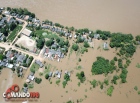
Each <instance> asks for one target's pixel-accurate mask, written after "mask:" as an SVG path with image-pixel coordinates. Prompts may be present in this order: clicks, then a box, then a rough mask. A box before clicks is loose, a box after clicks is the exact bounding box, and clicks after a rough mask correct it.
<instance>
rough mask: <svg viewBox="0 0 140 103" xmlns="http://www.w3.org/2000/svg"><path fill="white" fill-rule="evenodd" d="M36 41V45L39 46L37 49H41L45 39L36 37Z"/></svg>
mask: <svg viewBox="0 0 140 103" xmlns="http://www.w3.org/2000/svg"><path fill="white" fill-rule="evenodd" d="M36 42H37V44H36V47H37V48H39V49H42V48H43V46H44V43H45V40H44V39H38V40H36Z"/></svg>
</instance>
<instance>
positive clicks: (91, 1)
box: [0, 0, 140, 35]
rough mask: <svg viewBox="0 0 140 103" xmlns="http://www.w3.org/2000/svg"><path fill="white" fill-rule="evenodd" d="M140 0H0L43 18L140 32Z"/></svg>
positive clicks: (109, 29)
mask: <svg viewBox="0 0 140 103" xmlns="http://www.w3.org/2000/svg"><path fill="white" fill-rule="evenodd" d="M139 4H140V1H139V0H133V1H132V0H123V1H122V0H117V1H110V0H107V1H104V0H100V1H98V0H88V1H85V0H77V1H75V0H71V1H69V0H66V1H65V0H59V1H56V0H50V1H46V0H41V1H39V0H32V1H29V0H13V1H11V0H6V1H3V0H0V7H7V6H10V7H22V8H27V9H28V10H30V11H31V12H34V13H35V14H36V15H37V17H38V18H39V19H40V20H45V19H48V20H51V21H53V22H58V23H60V24H62V25H64V26H74V27H75V28H77V29H78V28H89V29H91V30H96V29H101V30H106V31H111V32H123V33H132V34H133V35H137V34H139V33H140V31H139V27H140V20H139V18H140V12H139V10H140V6H139Z"/></svg>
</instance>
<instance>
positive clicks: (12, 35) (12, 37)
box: [7, 26, 22, 42]
mask: <svg viewBox="0 0 140 103" xmlns="http://www.w3.org/2000/svg"><path fill="white" fill-rule="evenodd" d="M21 29H22V26H17V27H16V28H15V29H14V30H13V31H12V32H11V34H10V35H9V36H8V38H7V40H8V41H10V42H12V41H13V40H14V39H15V37H16V35H17V34H18V32H19V31H20V30H21Z"/></svg>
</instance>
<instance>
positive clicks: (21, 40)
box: [15, 35, 36, 51]
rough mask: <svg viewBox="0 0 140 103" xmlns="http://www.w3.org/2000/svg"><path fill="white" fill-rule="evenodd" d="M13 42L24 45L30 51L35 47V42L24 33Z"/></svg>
mask: <svg viewBox="0 0 140 103" xmlns="http://www.w3.org/2000/svg"><path fill="white" fill-rule="evenodd" d="M15 44H17V45H19V46H23V47H26V48H28V49H29V50H30V51H33V50H34V48H36V42H35V41H34V40H32V39H30V38H29V37H27V36H25V35H21V37H20V38H19V39H18V40H17V42H16V43H15Z"/></svg>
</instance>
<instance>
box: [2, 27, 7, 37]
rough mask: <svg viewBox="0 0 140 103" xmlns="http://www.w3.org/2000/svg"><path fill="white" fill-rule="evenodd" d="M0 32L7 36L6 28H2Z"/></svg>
mask: <svg viewBox="0 0 140 103" xmlns="http://www.w3.org/2000/svg"><path fill="white" fill-rule="evenodd" d="M2 33H3V34H4V36H8V30H7V29H6V28H2Z"/></svg>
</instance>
